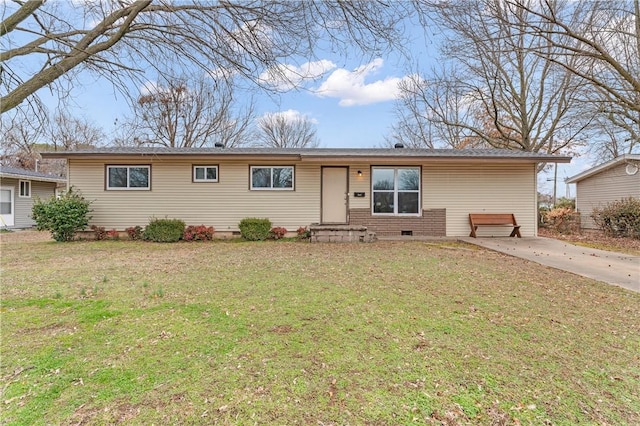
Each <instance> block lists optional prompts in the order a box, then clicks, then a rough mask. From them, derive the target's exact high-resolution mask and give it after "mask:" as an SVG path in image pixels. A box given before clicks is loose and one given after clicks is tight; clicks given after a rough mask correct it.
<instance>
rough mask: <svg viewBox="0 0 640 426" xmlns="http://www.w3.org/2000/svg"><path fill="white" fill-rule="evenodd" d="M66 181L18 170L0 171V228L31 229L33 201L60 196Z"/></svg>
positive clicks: (57, 177)
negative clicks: (60, 187) (58, 192)
mask: <svg viewBox="0 0 640 426" xmlns="http://www.w3.org/2000/svg"><path fill="white" fill-rule="evenodd" d="M66 181H67V180H66V179H65V178H63V177H59V176H54V175H50V174H47V173H39V172H34V171H32V170H25V169H19V168H15V167H5V166H1V167H0V227H3V228H31V227H32V226H35V224H36V223H35V222H34V221H33V219H32V218H31V207H32V206H33V200H34V199H35V198H36V197H37V198H40V199H43V200H44V199H47V198H50V197H52V196H55V195H56V190H57V188H58V187H59V186H64V185H65V183H66Z"/></svg>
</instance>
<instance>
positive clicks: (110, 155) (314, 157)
mask: <svg viewBox="0 0 640 426" xmlns="http://www.w3.org/2000/svg"><path fill="white" fill-rule="evenodd" d="M42 156H43V157H44V158H64V159H66V160H67V184H68V185H69V187H75V188H74V189H78V190H79V191H80V192H81V193H82V195H83V196H84V197H85V198H86V199H87V200H90V201H91V202H92V209H93V212H92V220H91V224H92V225H97V226H104V227H105V228H107V229H117V230H124V229H125V228H127V227H131V226H135V225H140V226H144V225H146V224H147V223H148V222H149V219H151V218H154V217H155V218H164V217H168V218H179V219H182V220H184V221H185V223H186V224H187V225H200V224H204V225H207V226H213V227H214V228H215V229H216V233H218V234H220V233H229V234H233V233H237V232H238V223H239V222H240V220H241V219H243V218H246V217H262V218H269V219H270V220H271V222H272V224H273V226H281V227H285V228H286V229H287V230H289V231H290V232H295V231H296V230H297V229H298V228H299V227H304V226H309V225H311V224H316V223H320V224H344V225H352V226H366V227H367V228H368V231H372V232H375V233H377V235H379V236H396V235H397V236H399V235H414V236H467V235H469V231H470V230H469V216H468V215H469V213H483V212H486V213H490V212H500V213H513V214H515V217H516V218H517V221H518V224H519V225H520V226H521V233H522V235H523V236H535V235H536V233H537V228H536V226H537V220H536V217H537V188H536V185H537V184H536V181H537V180H536V175H537V165H538V163H541V162H560V163H568V162H569V161H571V158H570V157H563V156H555V155H548V154H542V153H530V152H522V151H509V150H495V149H492V150H482V149H466V150H452V149H436V150H433V149H406V148H395V149H393V148H392V149H350V148H339V149H335V148H314V149H273V148H223V147H216V148H150V147H147V148H142V147H138V148H131V147H130V148H103V149H94V150H86V151H68V152H49V153H43V154H42ZM509 232H510V230H506V229H505V228H503V227H496V228H482V229H481V230H480V231H479V236H487V235H496V236H498V235H499V236H504V235H509Z"/></svg>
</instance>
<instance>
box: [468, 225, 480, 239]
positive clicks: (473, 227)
mask: <svg viewBox="0 0 640 426" xmlns="http://www.w3.org/2000/svg"><path fill="white" fill-rule="evenodd" d="M477 229H478V227H477V226H472V227H471V233H470V234H469V236H470V237H473V238H477V237H476V230H477Z"/></svg>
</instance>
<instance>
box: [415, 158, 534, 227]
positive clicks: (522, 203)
mask: <svg viewBox="0 0 640 426" xmlns="http://www.w3.org/2000/svg"><path fill="white" fill-rule="evenodd" d="M535 167H536V166H535V164H505V163H496V164H491V163H487V164H473V163H469V164H462V163H449V164H447V163H435V164H434V163H429V164H425V165H423V167H422V197H423V201H422V205H423V208H424V209H436V208H445V209H447V236H468V235H469V213H513V214H515V216H516V220H517V221H518V224H519V225H520V226H521V228H520V231H521V233H522V236H527V237H530V236H535V235H536V233H537V230H536V226H537V224H536V179H535V178H536V172H535ZM509 233H510V230H507V229H506V228H501V227H496V228H491V227H482V228H480V229H479V230H478V236H508V235H509Z"/></svg>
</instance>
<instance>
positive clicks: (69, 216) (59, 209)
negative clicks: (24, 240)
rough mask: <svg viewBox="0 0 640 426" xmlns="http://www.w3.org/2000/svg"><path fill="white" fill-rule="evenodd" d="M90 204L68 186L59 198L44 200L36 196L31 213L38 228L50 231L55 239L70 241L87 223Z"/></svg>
mask: <svg viewBox="0 0 640 426" xmlns="http://www.w3.org/2000/svg"><path fill="white" fill-rule="evenodd" d="M90 205H91V202H89V201H87V200H85V199H84V198H83V197H82V195H81V194H80V193H79V192H75V191H74V190H73V188H69V190H68V191H67V192H65V193H64V194H63V195H62V196H61V197H60V198H55V197H51V198H50V199H48V200H46V201H42V200H40V199H38V198H36V199H35V201H34V203H33V207H32V209H31V213H32V217H33V220H34V221H35V222H36V228H37V229H38V230H40V231H45V230H46V231H51V235H52V236H53V239H54V240H56V241H71V240H73V237H74V236H75V234H76V232H78V231H81V230H83V229H84V228H85V227H86V226H87V225H88V224H89V220H90V219H91V217H90V216H89V212H90V211H91V210H90V209H89V206H90Z"/></svg>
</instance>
